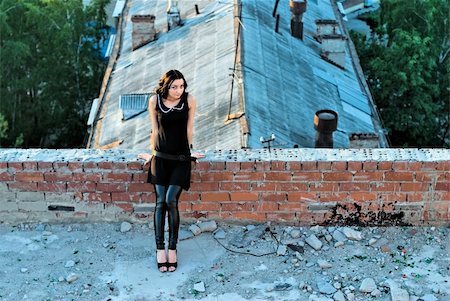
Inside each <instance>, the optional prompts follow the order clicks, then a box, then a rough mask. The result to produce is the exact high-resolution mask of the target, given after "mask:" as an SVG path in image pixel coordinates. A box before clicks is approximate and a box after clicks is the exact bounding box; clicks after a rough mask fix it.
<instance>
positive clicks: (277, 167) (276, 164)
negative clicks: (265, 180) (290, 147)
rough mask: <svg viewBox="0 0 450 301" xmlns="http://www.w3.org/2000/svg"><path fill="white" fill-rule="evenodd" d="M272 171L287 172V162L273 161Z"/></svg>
mask: <svg viewBox="0 0 450 301" xmlns="http://www.w3.org/2000/svg"><path fill="white" fill-rule="evenodd" d="M270 170H286V162H284V161H271V162H270Z"/></svg>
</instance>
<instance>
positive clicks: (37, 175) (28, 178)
mask: <svg viewBox="0 0 450 301" xmlns="http://www.w3.org/2000/svg"><path fill="white" fill-rule="evenodd" d="M15 179H16V181H19V182H39V181H43V180H44V174H43V173H42V172H16V175H15Z"/></svg>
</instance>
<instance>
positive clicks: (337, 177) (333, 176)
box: [323, 172, 353, 182]
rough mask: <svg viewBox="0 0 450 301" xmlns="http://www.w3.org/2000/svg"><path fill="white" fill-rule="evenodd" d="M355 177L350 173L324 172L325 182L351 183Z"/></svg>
mask: <svg viewBox="0 0 450 301" xmlns="http://www.w3.org/2000/svg"><path fill="white" fill-rule="evenodd" d="M352 177H353V175H352V174H351V173H350V172H324V173H323V180H324V181H334V182H336V181H351V180H352Z"/></svg>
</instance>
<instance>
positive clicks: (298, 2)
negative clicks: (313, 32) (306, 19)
mask: <svg viewBox="0 0 450 301" xmlns="http://www.w3.org/2000/svg"><path fill="white" fill-rule="evenodd" d="M289 7H290V9H291V12H292V16H291V34H292V36H293V37H296V38H299V39H301V40H303V14H304V13H305V12H306V0H289Z"/></svg>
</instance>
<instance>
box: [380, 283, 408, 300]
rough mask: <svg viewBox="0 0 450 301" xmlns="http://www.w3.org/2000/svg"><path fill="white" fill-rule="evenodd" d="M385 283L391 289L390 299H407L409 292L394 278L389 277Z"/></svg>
mask: <svg viewBox="0 0 450 301" xmlns="http://www.w3.org/2000/svg"><path fill="white" fill-rule="evenodd" d="M386 284H387V285H388V286H389V288H390V290H391V300H392V301H409V294H408V291H407V290H404V289H402V288H401V287H400V286H399V285H398V284H397V283H396V282H395V281H394V280H392V279H389V280H387V281H386Z"/></svg>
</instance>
